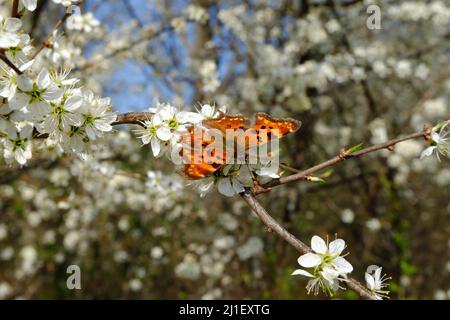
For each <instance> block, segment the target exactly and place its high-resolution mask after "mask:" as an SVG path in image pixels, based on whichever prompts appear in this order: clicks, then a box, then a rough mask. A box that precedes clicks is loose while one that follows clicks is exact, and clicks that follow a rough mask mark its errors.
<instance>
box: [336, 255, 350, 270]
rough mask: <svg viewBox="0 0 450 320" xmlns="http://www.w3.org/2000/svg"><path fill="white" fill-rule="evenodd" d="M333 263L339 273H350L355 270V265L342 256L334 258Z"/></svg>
mask: <svg viewBox="0 0 450 320" xmlns="http://www.w3.org/2000/svg"><path fill="white" fill-rule="evenodd" d="M332 263H333V265H334V267H335V268H336V270H337V271H338V272H339V273H350V272H352V271H353V266H352V265H351V264H350V262H348V261H347V260H345V259H344V258H342V257H337V258H336V259H333V262H332Z"/></svg>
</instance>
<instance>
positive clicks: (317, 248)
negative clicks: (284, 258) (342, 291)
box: [292, 236, 353, 295]
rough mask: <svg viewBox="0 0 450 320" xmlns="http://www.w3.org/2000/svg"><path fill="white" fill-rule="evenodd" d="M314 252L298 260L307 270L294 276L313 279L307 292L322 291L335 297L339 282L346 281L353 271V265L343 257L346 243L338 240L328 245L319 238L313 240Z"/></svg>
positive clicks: (298, 271) (302, 270)
mask: <svg viewBox="0 0 450 320" xmlns="http://www.w3.org/2000/svg"><path fill="white" fill-rule="evenodd" d="M311 248H312V250H313V252H310V253H306V254H304V255H302V256H300V258H298V263H299V264H300V265H301V266H302V267H304V268H307V269H310V268H313V271H311V272H309V271H307V270H304V269H297V270H295V271H294V272H293V273H292V275H303V276H306V277H308V278H311V280H309V282H308V284H307V291H308V293H310V292H311V291H313V292H314V294H316V295H317V294H318V292H319V290H320V289H322V291H324V292H325V293H328V294H330V295H333V293H334V292H335V291H337V290H338V289H339V281H345V279H346V276H347V274H349V273H350V272H352V271H353V267H352V265H351V264H350V263H349V262H348V261H347V260H346V259H345V258H344V257H342V256H340V255H341V253H342V251H344V249H345V241H344V240H342V239H336V240H334V241H332V242H331V243H330V244H327V243H326V242H325V241H324V240H323V239H322V238H320V237H319V236H313V237H312V239H311Z"/></svg>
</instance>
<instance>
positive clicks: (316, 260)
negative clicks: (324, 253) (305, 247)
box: [297, 252, 322, 268]
mask: <svg viewBox="0 0 450 320" xmlns="http://www.w3.org/2000/svg"><path fill="white" fill-rule="evenodd" d="M297 261H298V264H299V265H301V266H302V267H305V268H312V267H315V266H318V265H319V264H321V262H322V258H321V257H319V256H318V255H317V254H314V253H312V252H309V253H306V254H304V255H302V256H300V258H298V260H297Z"/></svg>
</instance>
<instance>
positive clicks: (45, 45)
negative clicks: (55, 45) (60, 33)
mask: <svg viewBox="0 0 450 320" xmlns="http://www.w3.org/2000/svg"><path fill="white" fill-rule="evenodd" d="M83 2H84V0H81V1H79V2H78V3H76V4H77V5H81V4H82V3H83ZM72 14H74V11H73V10H69V9H66V12H65V13H64V15H63V16H62V17H61V18H60V19H59V20H58V21H57V22H56V24H55V26H54V27H53V29H52V30H51V31H50V32H49V33H48V34H47V36H46V37H45V38H44V40H42V42H41V44H40V46H39V47H38V48H37V49H36V51H35V52H34V53H33V55H32V56H31V59H34V58H36V57H37V55H38V54H39V53H40V52H41V51H42V50H43V49H44V48H50V47H51V44H50V38H51V36H52V35H53V33H54V32H55V31H56V30H58V29H59V27H61V25H62V24H63V23H64V22H65V21H66V20H67V18H69V17H70V16H71V15H72Z"/></svg>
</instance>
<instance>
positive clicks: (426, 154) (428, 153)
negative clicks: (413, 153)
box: [420, 146, 436, 159]
mask: <svg viewBox="0 0 450 320" xmlns="http://www.w3.org/2000/svg"><path fill="white" fill-rule="evenodd" d="M434 149H436V147H435V146H433V147H428V148H426V149H425V150H423V151H422V153H421V154H420V159H423V158H425V157H429V156H431V155H432V154H433V151H434Z"/></svg>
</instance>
